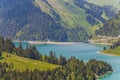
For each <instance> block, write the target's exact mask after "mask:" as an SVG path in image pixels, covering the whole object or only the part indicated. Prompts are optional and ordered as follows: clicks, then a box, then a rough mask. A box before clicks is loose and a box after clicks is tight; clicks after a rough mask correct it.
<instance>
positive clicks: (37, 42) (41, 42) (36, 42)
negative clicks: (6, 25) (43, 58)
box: [13, 41, 83, 45]
mask: <svg viewBox="0 0 120 80" xmlns="http://www.w3.org/2000/svg"><path fill="white" fill-rule="evenodd" d="M13 42H28V43H29V44H35V45H37V44H38V45H39V44H80V43H83V42H51V41H13Z"/></svg>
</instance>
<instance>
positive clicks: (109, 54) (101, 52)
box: [99, 51, 120, 57]
mask: <svg viewBox="0 0 120 80" xmlns="http://www.w3.org/2000/svg"><path fill="white" fill-rule="evenodd" d="M99 54H104V55H108V56H116V57H117V56H119V57H120V55H115V54H111V53H105V52H103V51H99Z"/></svg>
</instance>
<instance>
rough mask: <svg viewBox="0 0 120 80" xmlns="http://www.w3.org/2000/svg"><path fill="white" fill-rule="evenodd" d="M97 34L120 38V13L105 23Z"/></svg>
mask: <svg viewBox="0 0 120 80" xmlns="http://www.w3.org/2000/svg"><path fill="white" fill-rule="evenodd" d="M95 34H96V35H105V36H113V37H116V36H118V35H119V34H120V13H119V14H118V15H116V17H114V18H112V19H110V20H108V21H107V22H106V23H104V25H103V27H101V28H100V29H99V30H96V32H95Z"/></svg>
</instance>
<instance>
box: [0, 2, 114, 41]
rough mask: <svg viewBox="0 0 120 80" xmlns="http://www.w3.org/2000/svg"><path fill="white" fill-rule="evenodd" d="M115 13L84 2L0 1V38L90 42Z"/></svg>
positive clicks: (106, 7)
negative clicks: (0, 36)
mask: <svg viewBox="0 0 120 80" xmlns="http://www.w3.org/2000/svg"><path fill="white" fill-rule="evenodd" d="M115 14H116V9H115V8H114V6H111V5H107V4H106V5H105V6H100V5H96V4H93V3H90V2H87V1H85V0H0V35H2V36H4V37H5V38H12V39H13V40H41V41H44V40H48V39H49V40H52V41H87V40H88V39H89V38H90V36H91V35H93V34H94V31H95V30H96V29H98V28H99V26H100V25H102V24H103V23H104V22H106V20H108V19H110V18H112V17H113V16H114V15H115Z"/></svg>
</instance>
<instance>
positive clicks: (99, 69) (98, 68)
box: [87, 59, 113, 76]
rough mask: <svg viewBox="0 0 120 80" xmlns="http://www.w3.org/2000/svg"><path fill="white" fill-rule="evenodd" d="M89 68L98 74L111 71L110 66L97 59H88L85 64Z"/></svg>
mask: <svg viewBox="0 0 120 80" xmlns="http://www.w3.org/2000/svg"><path fill="white" fill-rule="evenodd" d="M87 65H88V66H89V68H90V69H91V70H92V71H93V72H94V73H95V74H96V75H98V76H101V75H103V74H105V73H107V72H108V71H113V70H112V67H111V66H110V65H109V64H108V63H106V62H103V61H97V60H94V59H93V60H90V61H89V62H88V64H87Z"/></svg>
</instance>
